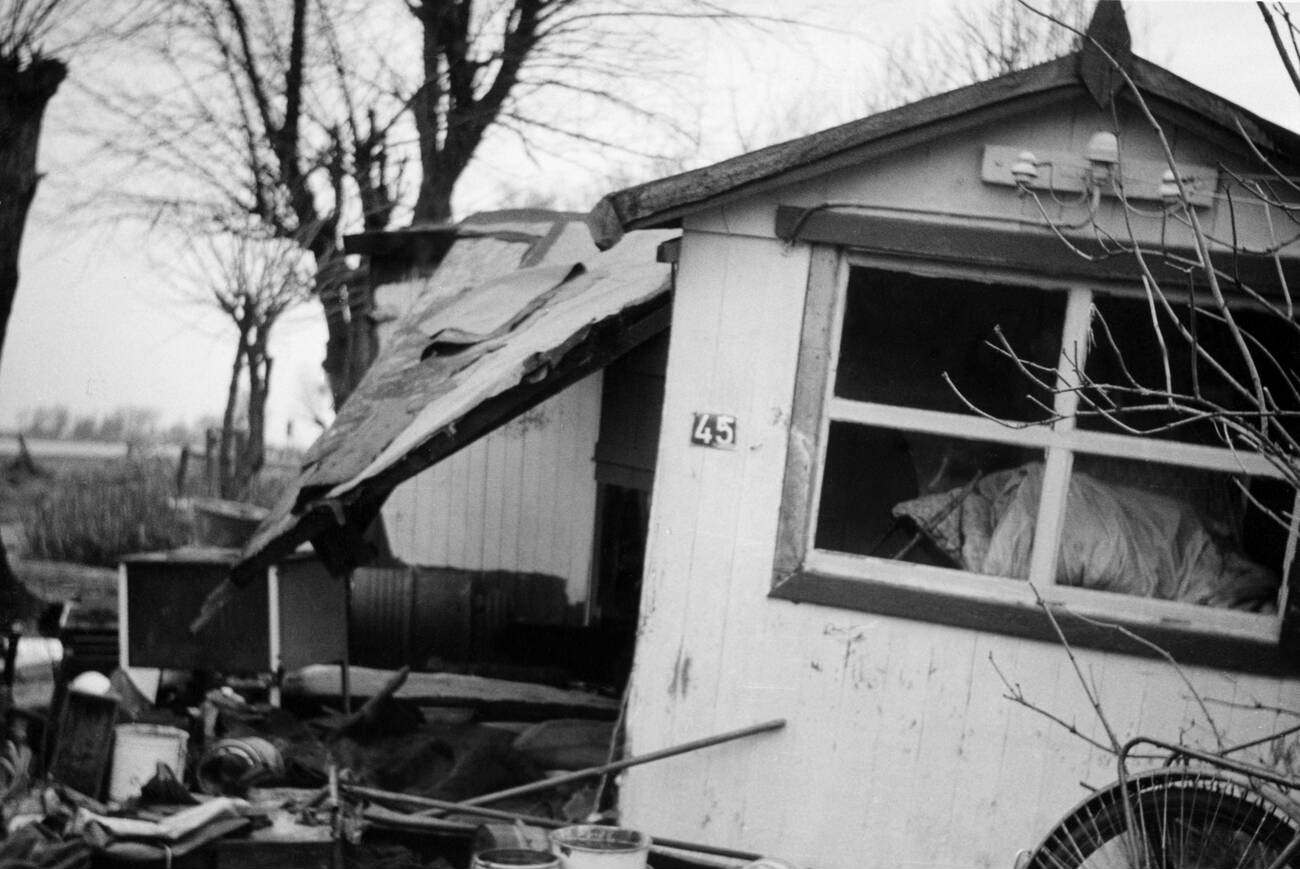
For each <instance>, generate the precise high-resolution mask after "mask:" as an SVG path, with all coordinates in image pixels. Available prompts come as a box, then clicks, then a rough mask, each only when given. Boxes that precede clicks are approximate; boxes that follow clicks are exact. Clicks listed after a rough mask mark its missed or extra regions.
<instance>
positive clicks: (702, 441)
mask: <svg viewBox="0 0 1300 869" xmlns="http://www.w3.org/2000/svg"><path fill="white" fill-rule="evenodd" d="M691 443H693V444H698V445H699V446H702V447H713V448H714V449H718V450H734V449H735V448H736V418H735V417H734V416H731V415H729V414H725V413H697V414H695V424H694V425H692V426H691Z"/></svg>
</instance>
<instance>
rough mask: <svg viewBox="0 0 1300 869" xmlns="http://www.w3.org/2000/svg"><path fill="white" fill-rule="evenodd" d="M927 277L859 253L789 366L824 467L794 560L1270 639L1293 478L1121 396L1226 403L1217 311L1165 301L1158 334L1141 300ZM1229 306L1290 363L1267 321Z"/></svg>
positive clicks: (817, 466)
mask: <svg viewBox="0 0 1300 869" xmlns="http://www.w3.org/2000/svg"><path fill="white" fill-rule="evenodd" d="M926 272H927V273H925V274H919V273H913V272H910V271H906V270H903V269H901V268H897V267H894V268H889V267H881V266H873V265H867V264H857V265H852V266H851V267H849V268H847V269H841V278H840V280H839V281H838V282H835V283H834V284H833V286H834V289H832V290H827V291H826V292H827V294H828V295H829V296H833V298H830V299H829V300H828V302H827V303H826V304H824V305H823V308H824V310H825V311H826V312H827V313H826V315H825V316H826V317H827V326H828V329H827V332H828V334H829V335H830V336H831V346H830V347H829V348H824V349H823V350H822V352H821V355H820V357H818V356H817V355H816V354H815V353H814V354H813V355H811V356H810V354H809V351H808V348H805V354H804V362H803V366H804V367H803V369H801V378H800V389H805V390H806V389H810V388H813V389H820V390H824V392H822V395H821V399H820V404H819V403H818V401H817V400H815V399H814V400H811V401H810V400H809V399H808V396H806V395H805V396H802V397H800V396H798V395H797V396H796V406H799V405H800V404H802V405H803V406H804V407H807V408H814V407H817V406H820V408H821V414H820V418H819V419H813V420H804V421H802V425H803V426H805V429H804V430H805V431H807V432H808V433H809V435H810V436H811V437H812V438H813V439H814V440H815V443H816V448H817V452H816V456H817V458H818V461H816V462H815V463H813V465H812V466H811V467H809V469H808V471H807V473H808V475H809V477H810V479H808V480H807V481H806V485H799V484H798V480H797V479H796V480H795V483H796V485H794V486H791V485H790V481H789V480H788V481H787V498H789V493H791V492H805V493H806V495H805V496H803V497H806V498H807V503H806V504H794V505H791V504H786V505H785V507H784V509H783V522H785V523H786V524H787V525H789V524H790V523H792V522H793V523H798V524H802V525H803V528H804V530H802V531H800V530H799V529H797V528H789V527H783V539H795V540H798V539H802V540H804V541H805V543H804V544H802V545H800V547H797V548H799V549H800V553H797V555H798V557H799V559H800V561H799V563H798V565H797V566H796V567H797V569H799V570H803V571H813V572H820V573H824V574H829V575H836V576H844V577H855V576H856V577H863V578H868V579H872V580H874V581H875V582H876V585H877V587H878V586H879V585H880V583H882V582H883V583H885V584H886V585H888V584H889V583H897V584H899V585H901V586H907V587H908V588H912V589H916V588H922V587H923V588H925V589H937V590H940V591H944V590H956V591H957V592H958V593H959V594H962V595H967V596H969V595H978V594H982V593H983V594H987V595H990V596H992V597H994V598H997V599H999V600H1003V601H1013V602H1019V603H1021V604H1023V603H1025V602H1026V600H1028V601H1029V602H1031V603H1032V597H1029V596H1028V593H1027V590H1026V589H1025V588H1024V583H1023V582H1020V583H1018V584H1017V583H1016V582H1015V581H1023V580H1033V581H1034V584H1035V586H1036V587H1037V588H1038V589H1039V590H1040V591H1043V592H1044V594H1045V595H1046V596H1049V597H1050V598H1051V599H1054V600H1058V601H1062V602H1065V603H1067V604H1069V605H1070V606H1071V607H1072V608H1074V609H1076V610H1078V611H1081V612H1089V613H1092V614H1097V615H1101V616H1111V615H1115V616H1118V617H1121V620H1127V621H1130V622H1131V621H1133V620H1135V619H1136V620H1137V621H1142V620H1147V621H1149V622H1152V623H1173V622H1177V623H1179V624H1191V625H1193V626H1195V627H1197V628H1204V629H1206V630H1210V631H1215V630H1220V629H1222V630H1226V631H1228V632H1230V633H1235V634H1238V635H1245V636H1254V637H1259V638H1269V637H1272V638H1276V636H1277V630H1278V622H1279V620H1278V619H1277V617H1276V613H1277V610H1278V599H1279V593H1280V590H1281V586H1282V582H1281V577H1282V576H1284V575H1286V574H1287V571H1288V570H1289V568H1290V561H1291V559H1293V557H1294V548H1295V547H1294V523H1293V519H1292V517H1293V515H1294V505H1295V492H1294V490H1293V489H1292V488H1291V487H1290V486H1289V485H1287V484H1286V483H1285V482H1284V481H1283V480H1282V479H1280V477H1281V474H1280V473H1279V472H1278V470H1277V469H1276V468H1275V467H1274V466H1272V465H1271V464H1270V463H1269V461H1267V460H1266V459H1265V458H1264V457H1261V456H1260V455H1257V454H1253V453H1251V452H1249V451H1248V450H1245V449H1243V448H1242V445H1241V443H1240V442H1234V443H1233V444H1231V445H1229V443H1228V442H1227V441H1225V434H1227V435H1229V436H1230V435H1231V432H1228V431H1227V430H1225V428H1224V426H1223V425H1222V424H1221V422H1219V421H1216V420H1215V418H1214V416H1213V414H1208V415H1206V416H1205V417H1203V418H1193V419H1192V420H1191V421H1189V414H1188V413H1187V412H1186V410H1182V411H1176V410H1169V409H1168V408H1167V407H1164V406H1161V402H1162V401H1164V398H1163V397H1157V398H1153V397H1152V395H1151V394H1150V393H1149V392H1144V391H1143V390H1141V389H1137V388H1131V387H1132V385H1133V384H1135V383H1140V384H1143V385H1150V384H1156V385H1163V386H1166V387H1170V388H1172V391H1175V392H1179V391H1182V392H1192V391H1195V392H1196V393H1197V394H1199V395H1200V396H1203V397H1204V399H1205V401H1206V402H1207V403H1209V404H1211V405H1213V406H1216V407H1221V408H1223V409H1227V410H1239V409H1241V407H1242V406H1243V401H1245V400H1246V399H1244V398H1243V397H1242V396H1241V395H1239V394H1235V393H1234V391H1233V386H1232V380H1233V378H1240V377H1242V376H1243V372H1241V371H1240V370H1238V369H1239V368H1241V366H1235V367H1234V364H1233V363H1232V362H1231V361H1228V362H1227V364H1226V365H1216V363H1213V362H1207V360H1206V355H1207V353H1208V354H1214V355H1217V357H1218V358H1219V359H1221V360H1231V359H1232V358H1233V355H1232V353H1231V352H1229V351H1230V349H1231V348H1230V347H1229V346H1228V345H1227V344H1226V343H1225V342H1228V341H1230V340H1231V335H1230V334H1228V332H1227V330H1226V329H1225V328H1224V326H1223V323H1222V322H1221V320H1220V319H1216V318H1215V317H1214V316H1212V315H1207V314H1205V313H1203V312H1197V311H1195V310H1192V309H1190V308H1189V307H1187V306H1183V309H1179V310H1169V311H1161V312H1160V314H1161V315H1162V316H1161V317H1157V321H1159V322H1161V323H1162V324H1163V325H1162V326H1161V334H1159V335H1157V334H1155V332H1154V328H1155V327H1154V326H1153V319H1152V316H1151V307H1150V305H1149V303H1148V301H1147V299H1146V297H1145V295H1144V294H1142V293H1141V291H1140V290H1133V289H1131V288H1118V289H1115V288H1110V287H1105V288H1101V287H1083V288H1081V287H1077V286H1060V285H1057V286H1049V287H1047V288H1038V287H1033V286H1028V285H1019V284H1012V283H1010V282H1009V281H1007V282H1002V283H993V282H977V281H974V280H971V279H970V278H969V277H967V276H965V275H961V274H959V273H956V272H949V271H947V270H944V269H940V268H937V267H934V268H927V270H926ZM809 305H810V310H813V308H814V306H815V300H812V299H810V302H809ZM1234 314H1235V316H1236V317H1237V319H1238V320H1239V321H1240V322H1241V324H1242V325H1243V327H1244V328H1247V329H1248V330H1250V332H1251V334H1252V336H1254V337H1253V338H1252V339H1251V340H1252V341H1255V342H1257V343H1258V346H1259V347H1260V348H1268V350H1269V352H1270V353H1271V354H1273V357H1275V358H1276V359H1277V360H1278V361H1277V364H1278V365H1279V366H1285V365H1291V366H1295V364H1296V360H1295V359H1294V358H1293V357H1294V356H1295V354H1296V353H1297V350H1296V349H1295V347H1294V345H1295V344H1296V343H1297V342H1294V341H1293V340H1285V341H1283V340H1280V339H1282V338H1286V337H1288V336H1285V335H1278V334H1275V333H1276V332H1277V329H1276V328H1274V326H1273V325H1272V324H1271V323H1270V319H1269V317H1268V315H1267V314H1266V313H1263V312H1260V311H1258V310H1252V309H1249V308H1242V309H1241V310H1239V311H1234ZM805 334H809V333H808V332H807V331H806V332H805ZM1187 334H1195V335H1196V337H1197V342H1198V345H1199V347H1198V348H1197V349H1193V348H1192V346H1191V345H1189V343H1188V342H1187V341H1186V340H1185V336H1186V335H1187ZM826 350H829V352H828V353H827V352H826ZM1273 357H1270V358H1273ZM818 358H820V360H824V361H821V362H820V363H817V362H816V361H815V360H817V359H818ZM810 359H813V360H814V363H813V364H812V365H810V364H809V360H810ZM818 364H820V366H821V369H820V370H817V366H818ZM1264 367H1267V366H1264ZM1291 370H1294V367H1293V368H1292V369H1291ZM810 371H811V375H812V376H809V373H810ZM1261 376H1262V377H1263V379H1264V380H1265V384H1264V385H1265V387H1266V388H1267V387H1269V386H1270V383H1269V382H1268V381H1269V377H1270V375H1269V374H1268V373H1267V372H1264V373H1263V374H1262V375H1261ZM1247 382H1249V379H1248V377H1247ZM816 383H822V384H824V386H820V387H819V386H810V384H816ZM1117 385H1118V386H1117ZM1238 392H1239V390H1238ZM1165 403H1166V404H1167V402H1165ZM797 464H798V463H797V462H792V464H791V468H796V467H797ZM788 548H789V547H788V546H787V549H788ZM778 562H780V554H779V557H778ZM781 569H782V566H781V565H780V564H778V577H779V576H780V571H781ZM792 596H794V595H792ZM1134 598H1141V599H1142V601H1141V602H1138V601H1135V600H1133V599H1134Z"/></svg>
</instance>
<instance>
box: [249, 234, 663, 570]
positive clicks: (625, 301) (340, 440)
mask: <svg viewBox="0 0 1300 869" xmlns="http://www.w3.org/2000/svg"><path fill="white" fill-rule="evenodd" d="M580 229H581V224H580V223H576V222H574V220H573V218H572V216H570V215H563V216H558V217H557V218H556V219H555V220H554V221H552V222H551V223H545V222H541V221H533V222H521V221H515V222H509V223H502V224H496V223H492V222H491V221H490V220H484V219H482V218H480V219H478V220H476V221H474V224H473V226H472V231H473V235H472V237H466V238H461V239H459V240H458V241H457V242H456V243H455V245H453V246H452V248H451V250H450V251H449V252H448V254H447V256H446V258H445V259H444V261H443V263H442V265H441V266H440V267H439V268H438V270H437V272H436V273H435V274H434V276H433V278H432V280H431V281H430V284H429V290H428V291H427V292H426V293H424V294H422V295H421V297H420V298H419V299H418V300H417V301H416V302H415V303H413V304H412V305H411V307H410V308H409V310H408V311H407V313H406V316H405V317H403V319H402V320H401V322H400V323H399V324H398V325H397V326H396V327H395V328H394V330H393V337H392V340H391V342H390V343H389V345H388V346H387V347H385V348H384V350H383V352H382V353H381V354H380V357H379V358H378V359H376V361H375V363H374V365H373V366H372V367H371V370H370V371H369V372H368V373H367V375H366V377H365V379H364V380H363V381H362V383H361V385H360V386H359V387H358V389H357V391H356V392H355V393H354V394H353V396H352V397H351V398H350V399H349V400H348V402H347V404H346V405H345V406H344V407H343V409H342V411H341V412H340V413H339V415H338V418H337V419H336V420H335V422H334V424H333V425H332V426H331V427H330V429H329V430H327V431H326V432H325V434H324V435H322V436H321V438H320V439H319V440H318V441H317V443H316V444H315V445H314V446H313V447H312V448H311V450H310V451H309V452H308V454H307V456H306V459H305V462H304V467H303V473H302V475H301V476H300V477H299V479H298V481H297V483H296V484H295V485H294V486H293V487H292V490H291V491H290V492H289V493H287V494H286V496H285V497H284V499H283V500H282V502H281V503H280V504H278V505H277V507H276V508H275V510H273V512H272V515H271V517H270V518H269V519H268V520H267V521H266V522H265V523H263V525H262V526H261V527H260V528H259V529H258V532H257V533H256V534H255V535H254V537H253V540H252V541H251V542H250V544H249V546H248V547H247V548H246V549H245V551H244V553H243V554H242V556H241V559H240V563H239V564H238V565H237V566H236V580H237V581H241V580H243V579H245V578H252V577H253V576H255V575H256V567H257V566H258V565H260V564H261V563H263V562H265V561H266V560H268V559H269V558H274V557H276V556H277V555H279V554H280V553H282V552H283V551H285V550H286V549H288V548H291V547H292V546H293V545H296V544H297V543H298V542H301V541H302V540H303V539H305V538H306V537H307V536H308V535H309V533H310V529H307V528H305V527H304V525H303V517H304V515H305V514H306V513H307V512H308V511H310V510H311V509H312V508H313V507H320V506H321V505H322V504H323V505H326V506H327V508H328V509H329V510H331V511H333V512H334V515H335V517H336V518H337V519H339V520H343V519H345V518H348V517H347V516H346V512H347V509H348V507H349V506H350V505H351V504H354V503H356V502H357V501H358V500H359V499H362V498H365V499H367V502H368V504H369V502H373V501H382V498H383V497H384V496H385V495H386V494H387V491H388V490H391V486H392V485H394V484H395V482H394V480H395V479H396V478H397V477H401V478H403V479H404V478H407V477H409V476H411V475H413V474H414V473H416V472H418V471H419V470H421V469H423V468H424V467H427V466H428V464H429V462H428V461H423V463H421V458H420V457H417V456H412V455H411V454H412V452H413V451H415V450H417V449H418V448H419V447H421V445H423V444H425V443H427V442H428V441H430V440H431V439H432V438H434V437H435V436H437V435H439V434H440V433H442V434H453V435H454V433H455V431H456V427H457V424H458V423H459V422H460V421H462V420H463V419H464V418H465V417H466V415H467V414H470V413H471V412H473V411H475V410H476V409H478V408H480V407H481V406H482V405H484V403H485V402H488V401H490V400H491V399H493V398H495V397H498V396H501V395H502V394H503V393H506V392H507V391H509V390H511V389H512V388H514V387H517V386H520V385H521V384H525V383H535V382H537V383H545V382H546V380H547V377H548V374H549V371H550V366H551V365H552V364H554V363H557V362H559V361H561V360H562V359H563V357H564V356H565V354H566V353H567V352H568V351H570V350H572V349H573V348H575V347H576V346H578V345H579V344H581V343H582V342H583V341H584V340H585V339H586V338H587V337H588V336H589V335H590V334H592V332H593V329H595V328H596V327H598V326H601V325H603V324H605V323H607V322H609V321H612V320H613V319H614V318H617V317H619V315H621V314H624V313H625V312H628V311H629V310H632V309H638V310H639V309H640V307H641V306H644V305H646V303H648V302H651V301H654V300H656V299H660V298H662V297H664V296H665V294H666V293H667V291H668V289H669V287H670V285H671V271H670V267H669V266H668V265H666V264H663V263H659V262H657V261H656V248H657V247H658V245H659V244H660V243H662V242H663V241H665V240H667V239H668V238H670V237H672V236H673V235H675V233H671V232H662V231H659V232H639V233H631V234H629V235H628V236H627V238H626V239H625V240H624V241H623V243H621V244H619V245H617V246H616V247H614V248H612V249H611V250H609V251H606V252H604V253H599V254H596V253H592V254H590V255H588V256H586V257H585V258H584V259H583V260H582V262H581V263H580V268H574V267H575V266H578V265H579V263H577V262H575V261H567V260H566V261H562V262H556V261H555V259H554V256H555V255H562V254H568V255H572V254H573V253H575V252H579V251H581V250H582V246H580V245H577V244H575V243H574V241H573V239H572V238H571V236H572V235H574V230H580ZM587 250H592V251H594V248H591V247H590V246H589V245H588V246H587ZM521 263H528V264H537V265H540V266H541V267H542V268H541V269H540V270H538V271H537V273H536V274H534V275H532V276H525V279H524V280H523V281H515V282H513V283H514V284H515V291H514V292H508V293H507V292H500V291H499V290H500V285H497V286H495V287H494V286H493V284H492V279H493V278H496V277H499V276H501V275H504V274H509V273H511V272H513V271H514V270H515V269H516V268H517V267H518V266H519V265H520V264H521ZM554 266H559V271H560V272H562V274H559V275H557V273H556V269H555V268H552V267H554ZM521 274H522V273H521ZM530 278H531V279H530ZM560 278H563V279H560ZM520 285H522V286H523V289H522V290H520V288H519V287H520ZM480 295H481V298H482V300H483V301H484V303H485V304H488V303H492V304H494V305H496V306H497V307H496V308H495V309H493V310H487V311H485V310H483V309H482V308H479V307H475V306H473V305H472V304H468V302H469V301H470V300H477V299H478V298H479V297H480ZM471 312H472V315H471ZM471 319H472V321H473V323H478V324H481V323H482V322H485V321H486V320H493V321H494V322H495V324H496V326H495V328H494V329H493V330H492V334H491V335H490V336H489V337H487V338H486V339H485V340H479V341H476V342H474V343H468V344H463V345H459V346H451V345H450V344H443V345H439V344H438V343H437V342H435V341H434V340H432V338H433V336H436V335H439V334H442V335H444V336H446V335H447V334H450V333H453V332H456V331H469V329H468V326H470V325H472V323H471ZM563 385H565V384H563V383H557V384H556V387H555V388H556V389H559V388H561V387H562V386H563ZM508 419H509V417H508V416H507V417H504V418H501V419H497V420H494V424H497V425H499V424H501V423H504V422H506V421H508ZM460 446H464V444H463V443H459V444H457V448H459V447H460ZM380 474H384V483H383V486H384V487H385V488H384V491H377V489H376V486H373V485H372V486H370V488H367V487H368V484H369V483H370V482H371V481H373V480H375V478H376V477H378V476H379V475H380ZM339 524H343V523H342V522H340V523H339ZM316 530H320V527H319V526H318V528H317V529H316Z"/></svg>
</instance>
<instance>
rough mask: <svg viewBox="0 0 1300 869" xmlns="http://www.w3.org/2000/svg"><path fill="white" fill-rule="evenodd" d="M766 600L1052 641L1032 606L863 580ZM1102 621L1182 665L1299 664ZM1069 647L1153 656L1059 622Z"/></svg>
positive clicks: (1271, 669)
mask: <svg viewBox="0 0 1300 869" xmlns="http://www.w3.org/2000/svg"><path fill="white" fill-rule="evenodd" d="M771 594H772V596H773V597H776V598H782V599H785V600H795V601H803V602H807V603H819V604H824V605H826V606H834V607H840V608H844V609H855V610H860V611H863V612H872V613H880V614H883V615H891V616H899V617H901V618H907V619H914V620H919V621H925V622H935V623H937V624H946V625H954V626H957V627H966V628H974V629H977V630H984V631H999V632H1002V633H1007V634H1011V635H1012V636H1018V637H1027V638H1029V639H1038V640H1053V639H1055V634H1054V633H1053V632H1052V628H1051V625H1050V623H1049V622H1048V621H1047V619H1046V617H1045V616H1044V615H1043V614H1042V612H1041V611H1039V610H1038V609H1037V608H1035V607H1034V606H1032V605H1026V606H1016V605H1012V604H1008V603H1005V602H1001V601H990V600H981V599H978V598H974V597H971V596H967V595H960V594H956V593H945V592H942V591H936V590H931V589H924V590H923V589H917V588H908V587H903V586H899V585H897V584H895V583H891V582H884V581H879V580H871V579H856V578H854V579H850V578H846V577H838V576H828V575H825V574H817V573H813V572H811V571H798V572H796V573H795V574H793V575H792V576H789V577H787V578H784V579H783V580H782V581H781V582H780V583H779V584H777V585H775V586H773V589H772V592H771ZM1107 620H1108V621H1110V622H1112V623H1114V624H1119V625H1124V626H1125V627H1128V628H1129V629H1131V630H1133V631H1135V632H1136V633H1138V634H1139V635H1140V636H1143V637H1145V638H1146V639H1148V640H1150V641H1151V642H1154V643H1156V644H1157V645H1158V646H1159V647H1160V648H1163V649H1164V650H1166V651H1168V652H1169V653H1170V654H1172V655H1174V656H1175V658H1177V659H1178V660H1179V661H1186V662H1187V663H1189V664H1205V665H1209V666H1218V667H1222V668H1224V669H1230V670H1239V671H1241V672H1245V673H1257V674H1261V675H1270V676H1281V675H1295V674H1296V673H1297V672H1300V661H1297V660H1296V659H1294V658H1291V657H1288V656H1287V655H1285V654H1284V653H1283V651H1282V650H1281V649H1279V647H1278V645H1277V643H1276V642H1275V641H1273V640H1270V639H1266V638H1259V639H1250V638H1247V637H1242V636H1224V635H1223V634H1221V633H1218V632H1215V631H1212V630H1196V629H1195V628H1180V627H1178V626H1176V625H1172V624H1170V625H1152V624H1144V623H1135V622H1133V621H1132V620H1131V619H1128V618H1126V617H1125V616H1124V615H1123V614H1115V615H1113V616H1110V617H1108V618H1107ZM1063 626H1064V627H1066V628H1067V636H1068V637H1069V638H1070V642H1071V643H1073V644H1075V645H1078V646H1081V647H1086V648H1095V649H1105V650H1109V651H1116V652H1122V653H1124V654H1128V655H1137V656H1140V657H1151V656H1152V655H1153V654H1154V653H1153V652H1152V651H1151V650H1150V649H1148V648H1147V647H1145V646H1143V645H1142V644H1140V643H1136V642H1134V641H1132V640H1130V639H1128V638H1126V637H1124V636H1122V635H1120V634H1119V633H1118V632H1116V631H1111V630H1106V629H1104V628H1097V627H1093V626H1090V625H1086V624H1082V623H1080V622H1079V621H1078V620H1072V619H1070V618H1068V616H1067V617H1066V618H1064V619H1063Z"/></svg>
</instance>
